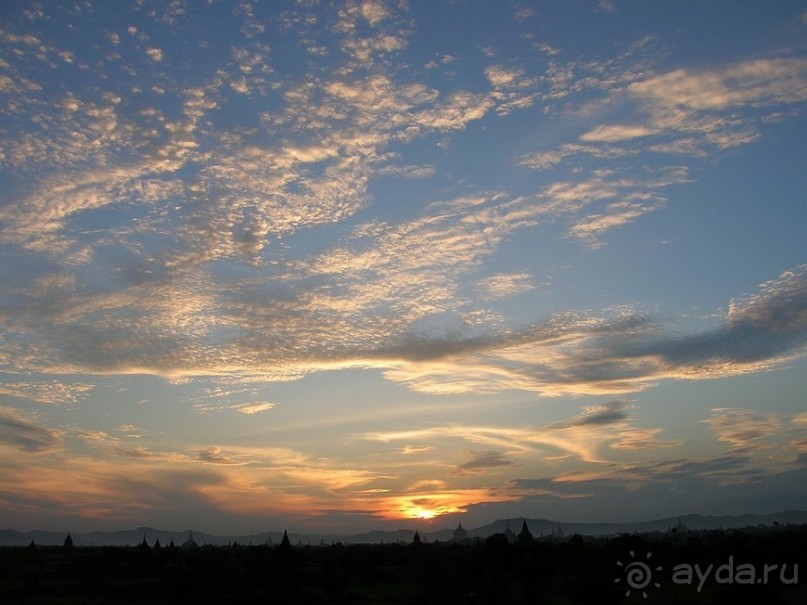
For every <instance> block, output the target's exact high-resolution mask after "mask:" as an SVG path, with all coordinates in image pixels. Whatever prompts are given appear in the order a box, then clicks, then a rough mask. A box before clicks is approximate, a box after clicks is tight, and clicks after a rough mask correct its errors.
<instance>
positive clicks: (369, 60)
mask: <svg viewBox="0 0 807 605" xmlns="http://www.w3.org/2000/svg"><path fill="white" fill-rule="evenodd" d="M805 51H807V4H805V3H803V2H752V1H704V2H692V3H686V4H681V3H673V2H652V3H648V2H643V1H639V0H603V1H599V2H597V1H595V0H591V1H584V0H570V1H568V2H538V1H535V2H528V1H520V2H511V1H509V0H503V1H502V2H483V1H477V0H456V1H450V0H444V1H437V2H425V1H421V0H408V1H407V0H347V1H339V2H336V1H333V2H331V1H327V2H326V1H318V0H297V1H291V0H288V1H281V0H278V1H271V2H268V1H267V2H249V1H243V2H236V1H224V0H219V1H209V2H203V1H201V0H200V1H181V0H173V1H171V2H163V1H153V2H152V1H146V0H143V1H133V2H100V1H99V2H93V1H85V2H69V1H63V2H30V1H21V0H6V1H4V2H2V4H0V285H2V288H0V519H2V522H0V525H2V526H3V528H6V527H8V528H14V529H18V530H32V529H52V530H67V531H88V530H110V529H123V528H130V527H137V526H140V525H147V526H152V527H157V528H162V529H174V530H183V529H189V528H190V529H196V530H198V531H207V532H213V533H216V532H218V533H229V534H238V533H249V532H258V531H270V530H271V531H275V530H282V529H288V530H289V531H323V532H324V531H327V532H334V533H349V532H355V531H363V530H369V529H397V528H409V529H420V530H421V531H428V530H433V529H442V528H451V527H455V526H456V524H457V523H458V522H462V523H463V526H464V527H478V526H481V525H484V524H486V523H488V522H491V521H493V520H496V519H502V518H514V517H527V518H549V519H555V520H558V521H575V522H594V521H598V522H607V521H614V522H619V521H635V520H646V519H654V518H663V517H667V516H676V515H681V514H690V513H701V514H741V513H770V512H777V511H784V510H789V509H795V508H804V507H805V504H807V400H806V399H805V398H806V397H807V389H806V388H805V386H807V378H805V376H807V238H805V235H804V234H805V226H807V203H806V202H807V200H805V191H807V170H805V168H806V166H805V158H807V136H805V132H807V128H805V126H807V116H805V102H806V101H807V52H805Z"/></svg>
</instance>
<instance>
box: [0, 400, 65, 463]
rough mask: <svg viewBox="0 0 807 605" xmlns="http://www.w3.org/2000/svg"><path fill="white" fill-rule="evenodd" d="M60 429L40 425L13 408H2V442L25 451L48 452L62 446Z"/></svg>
mask: <svg viewBox="0 0 807 605" xmlns="http://www.w3.org/2000/svg"><path fill="white" fill-rule="evenodd" d="M62 443H63V440H62V435H61V433H60V432H59V431H55V430H52V429H46V428H43V427H41V426H38V425H36V424H34V423H33V422H31V421H30V420H28V419H27V418H25V417H24V416H23V415H21V414H20V413H19V412H17V411H16V410H13V409H11V408H6V407H3V408H0V444H2V445H8V446H11V447H13V448H15V449H18V450H21V451H23V452H31V453H39V452H48V451H52V450H56V449H59V448H60V447H62Z"/></svg>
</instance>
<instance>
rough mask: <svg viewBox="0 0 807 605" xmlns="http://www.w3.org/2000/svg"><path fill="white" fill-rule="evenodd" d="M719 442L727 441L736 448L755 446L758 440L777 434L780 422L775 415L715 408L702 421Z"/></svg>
mask: <svg viewBox="0 0 807 605" xmlns="http://www.w3.org/2000/svg"><path fill="white" fill-rule="evenodd" d="M703 422H705V423H706V424H708V425H709V428H711V429H712V430H713V431H714V432H715V433H716V434H717V438H718V439H719V440H720V441H727V442H729V443H731V444H732V445H734V446H735V447H738V448H747V447H749V446H752V444H753V445H757V443H758V442H759V440H761V439H764V438H765V437H769V436H771V435H775V434H777V433H778V432H779V431H780V429H781V426H782V424H781V421H780V420H779V418H778V417H777V416H776V415H775V414H765V415H762V414H759V413H758V412H755V411H753V410H743V409H735V408H715V409H713V410H712V415H711V416H710V417H709V418H707V419H706V420H704V421H703Z"/></svg>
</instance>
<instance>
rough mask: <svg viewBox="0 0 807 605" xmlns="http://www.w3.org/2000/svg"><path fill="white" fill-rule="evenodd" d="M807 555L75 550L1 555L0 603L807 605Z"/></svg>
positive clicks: (708, 536)
mask: <svg viewBox="0 0 807 605" xmlns="http://www.w3.org/2000/svg"><path fill="white" fill-rule="evenodd" d="M805 544H807V526H805V525H800V526H782V527H767V528H761V527H755V528H745V529H734V530H712V531H696V532H693V531H681V532H676V531H674V530H673V531H671V532H663V533H662V532H655V533H649V534H633V535H620V536H614V537H608V538H586V537H582V536H579V535H573V536H571V537H559V536H549V537H542V538H539V539H534V538H533V537H532V536H531V535H529V533H526V532H525V533H522V534H520V535H518V536H515V535H513V534H510V535H505V534H495V535H492V536H489V537H488V538H486V539H471V540H468V541H465V542H463V543H457V542H431V543H429V542H422V541H419V538H416V539H415V540H414V541H413V542H410V543H396V544H376V545H370V544H355V545H342V544H339V543H334V544H321V545H319V546H310V545H308V546H292V545H291V544H290V543H288V542H287V541H284V542H283V543H281V544H278V545H260V546H254V545H249V546H245V545H238V544H231V545H229V546H194V545H191V544H186V545H184V546H181V545H179V546H177V545H173V544H170V545H160V544H151V545H149V544H148V543H147V542H145V541H144V543H142V544H141V545H140V546H130V547H120V546H117V547H112V546H105V547H90V546H84V547H79V546H72V545H70V544H69V540H68V543H67V544H65V545H64V546H38V545H36V544H31V545H29V546H15V547H3V548H0V603H42V604H44V603H76V604H78V603H126V602H129V603H390V604H392V603H531V604H540V603H558V604H560V603H602V604H608V603H640V602H642V603H652V604H662V603H764V604H765V605H776V604H777V603H793V604H796V603H799V604H803V603H807V586H805V582H803V579H802V578H801V577H800V576H799V575H798V574H799V572H804V571H805V569H807V568H805V552H806V551H807V548H806V547H805ZM627 593H629V594H627Z"/></svg>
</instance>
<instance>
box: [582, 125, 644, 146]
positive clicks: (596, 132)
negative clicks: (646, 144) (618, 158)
mask: <svg viewBox="0 0 807 605" xmlns="http://www.w3.org/2000/svg"><path fill="white" fill-rule="evenodd" d="M656 132H657V131H656V130H653V129H651V128H647V127H646V126H641V125H630V124H611V125H605V124H604V125H602V126H597V127H596V128H595V129H593V130H589V131H588V132H586V133H584V134H582V135H580V140H581V141H586V142H596V143H614V142H616V141H624V140H627V139H637V138H640V137H647V136H650V135H653V134H656Z"/></svg>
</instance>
